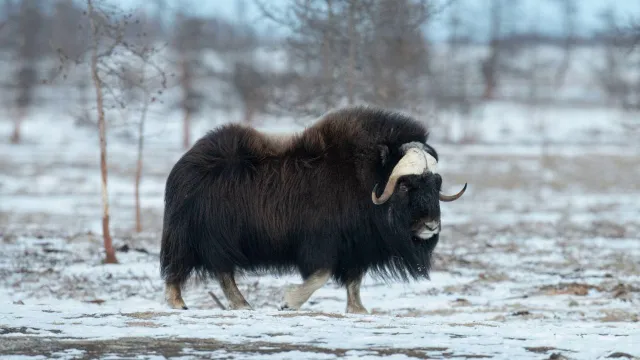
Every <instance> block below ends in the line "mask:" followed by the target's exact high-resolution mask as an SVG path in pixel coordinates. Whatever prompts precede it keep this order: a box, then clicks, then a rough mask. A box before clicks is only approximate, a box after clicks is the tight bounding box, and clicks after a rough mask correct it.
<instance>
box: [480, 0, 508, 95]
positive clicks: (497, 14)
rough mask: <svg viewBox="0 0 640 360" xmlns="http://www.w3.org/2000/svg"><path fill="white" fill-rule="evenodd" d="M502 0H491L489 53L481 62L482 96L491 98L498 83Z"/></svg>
mask: <svg viewBox="0 0 640 360" xmlns="http://www.w3.org/2000/svg"><path fill="white" fill-rule="evenodd" d="M502 1H503V0H492V1H491V10H490V11H491V13H490V19H491V20H490V28H491V30H490V33H491V35H490V37H491V38H490V40H489V46H490V50H489V55H488V56H487V58H486V59H485V60H484V61H483V62H482V76H483V78H484V93H483V98H485V99H487V100H489V99H493V96H494V92H495V89H496V86H497V85H498V66H499V62H500V40H501V30H502V29H501V27H502Z"/></svg>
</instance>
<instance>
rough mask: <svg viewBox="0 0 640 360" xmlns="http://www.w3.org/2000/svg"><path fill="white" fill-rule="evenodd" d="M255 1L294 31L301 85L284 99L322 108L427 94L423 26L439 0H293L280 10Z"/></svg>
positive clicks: (302, 108)
mask: <svg viewBox="0 0 640 360" xmlns="http://www.w3.org/2000/svg"><path fill="white" fill-rule="evenodd" d="M256 2H257V4H258V6H259V8H260V9H261V13H262V14H263V15H264V16H265V18H267V19H269V20H272V21H274V22H276V23H277V24H279V25H280V26H283V27H285V28H286V29H287V30H288V33H289V34H290V35H289V36H288V37H287V38H286V45H287V50H288V55H289V59H290V62H291V64H293V66H292V67H291V69H292V70H291V71H292V72H293V73H294V75H292V76H289V79H291V80H293V81H295V85H294V87H295V88H296V91H292V92H289V93H287V95H286V96H284V100H286V101H287V102H286V103H285V102H283V103H281V104H280V105H284V106H289V107H290V108H293V109H295V110H296V111H299V112H307V113H309V112H315V113H318V112H323V111H325V110H326V109H327V108H329V107H335V106H338V105H340V104H341V103H343V102H346V103H348V104H354V103H357V102H362V101H364V102H370V103H376V104H378V105H386V106H405V105H407V104H408V103H410V102H412V100H414V99H416V98H420V97H421V95H419V94H418V90H419V88H420V86H422V85H423V80H424V79H425V78H426V75H427V74H428V68H429V65H428V56H427V54H428V51H427V42H426V39H425V37H424V35H423V30H424V29H423V25H425V24H426V23H427V22H428V21H429V19H430V18H431V17H432V16H433V15H434V14H435V13H436V12H437V9H436V8H435V6H433V3H434V2H433V1H430V0H395V1H394V0H322V1H320V0H291V1H289V2H287V6H286V7H285V8H284V9H280V10H278V9H275V8H273V7H267V6H266V4H265V2H262V1H260V0H256ZM365 84H366V85H365ZM292 98H294V100H292Z"/></svg>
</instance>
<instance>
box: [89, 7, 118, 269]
mask: <svg viewBox="0 0 640 360" xmlns="http://www.w3.org/2000/svg"><path fill="white" fill-rule="evenodd" d="M87 5H88V10H89V21H90V22H91V30H92V33H93V36H94V44H93V49H92V51H91V77H92V78H93V84H94V86H95V89H96V105H97V107H98V132H99V134H100V175H101V178H102V236H103V239H104V250H105V259H104V263H106V264H117V263H118V260H117V259H116V252H115V250H114V248H113V242H112V240H111V233H110V231H109V196H108V191H107V129H106V124H105V118H104V101H103V96H102V80H101V79H100V75H99V74H98V45H99V42H98V37H97V36H98V35H97V33H98V32H97V30H96V24H95V21H94V20H93V14H94V13H93V2H92V0H87Z"/></svg>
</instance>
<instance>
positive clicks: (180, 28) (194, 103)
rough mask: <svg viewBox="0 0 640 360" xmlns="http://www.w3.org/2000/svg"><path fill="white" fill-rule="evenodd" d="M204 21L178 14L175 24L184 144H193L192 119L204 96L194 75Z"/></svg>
mask: <svg viewBox="0 0 640 360" xmlns="http://www.w3.org/2000/svg"><path fill="white" fill-rule="evenodd" d="M202 26H203V22H202V21H201V20H200V19H197V18H192V17H187V16H185V15H184V14H180V13H179V14H177V20H176V25H175V38H174V41H173V48H174V51H175V52H176V53H177V54H178V63H179V69H180V71H179V78H180V87H181V88H182V101H181V103H180V107H181V108H182V111H183V112H184V116H183V119H182V146H183V148H184V149H187V148H189V146H191V120H192V116H193V114H194V113H195V112H196V111H198V109H199V108H200V101H201V100H202V96H201V94H200V93H198V92H197V91H196V88H195V85H194V83H193V82H194V76H195V72H196V69H197V67H198V64H199V57H200V55H201V54H200V53H201V50H202V47H201V44H200V42H201V37H202V35H203V34H202Z"/></svg>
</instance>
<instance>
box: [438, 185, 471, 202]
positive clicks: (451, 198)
mask: <svg viewBox="0 0 640 360" xmlns="http://www.w3.org/2000/svg"><path fill="white" fill-rule="evenodd" d="M465 190H467V183H464V187H463V188H462V190H460V191H459V192H458V193H457V194H455V195H445V194H443V193H440V201H444V202H451V201H455V200H458V199H459V198H460V196H462V194H464V192H465Z"/></svg>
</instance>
